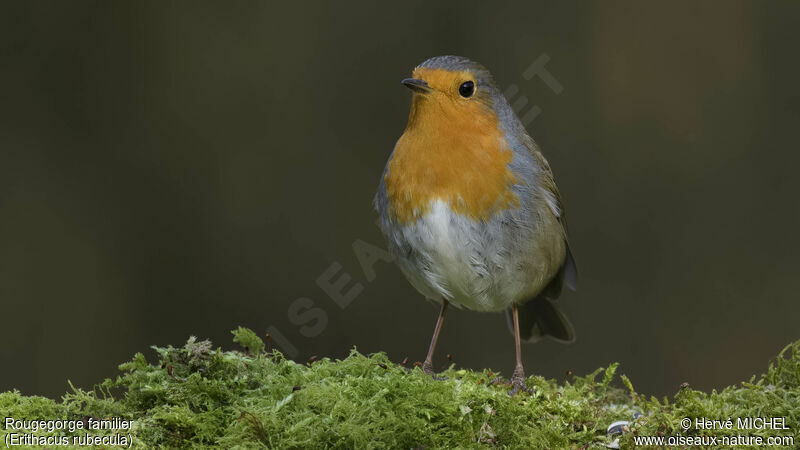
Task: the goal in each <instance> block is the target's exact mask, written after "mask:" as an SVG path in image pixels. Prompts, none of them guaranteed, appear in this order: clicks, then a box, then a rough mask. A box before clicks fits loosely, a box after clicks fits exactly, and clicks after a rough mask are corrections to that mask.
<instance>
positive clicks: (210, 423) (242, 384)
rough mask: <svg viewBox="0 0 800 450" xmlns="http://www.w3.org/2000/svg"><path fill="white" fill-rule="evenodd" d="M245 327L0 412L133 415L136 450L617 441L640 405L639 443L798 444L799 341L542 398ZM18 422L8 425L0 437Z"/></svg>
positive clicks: (575, 383)
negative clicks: (700, 377) (747, 359)
mask: <svg viewBox="0 0 800 450" xmlns="http://www.w3.org/2000/svg"><path fill="white" fill-rule="evenodd" d="M233 334H234V340H235V341H236V342H238V343H239V344H240V345H242V346H243V347H245V348H246V349H247V351H246V352H244V353H243V352H238V351H222V350H220V349H214V348H213V347H212V345H211V343H210V342H208V341H197V340H196V339H195V338H194V337H192V338H190V339H189V341H188V342H187V343H186V344H185V345H184V346H183V347H179V348H173V347H171V346H170V347H166V348H161V347H153V349H154V350H155V351H156V353H157V355H158V361H157V362H155V363H154V364H150V363H148V362H147V361H146V359H145V357H144V355H142V354H136V355H135V356H134V357H133V359H132V360H131V361H130V362H128V363H125V364H122V365H121V366H120V370H121V371H122V374H121V375H119V376H118V377H117V378H116V379H107V380H105V381H104V382H103V383H100V384H99V385H97V386H96V387H95V389H94V390H93V391H89V392H87V391H83V390H81V389H75V388H73V389H72V392H71V393H68V394H66V395H65V396H64V397H63V398H62V399H61V401H58V402H57V401H53V400H50V399H46V398H42V397H36V396H23V395H21V394H20V393H19V392H16V391H12V392H6V393H2V394H0V417H13V418H15V419H72V420H88V418H111V417H120V418H125V419H129V420H133V421H134V429H133V431H132V435H133V440H134V447H140V448H150V447H206V446H208V447H224V448H251V447H265V446H266V447H275V448H415V447H419V446H425V447H426V448H453V447H467V448H475V447H484V446H485V447H494V446H496V447H513V448H581V447H582V446H588V447H590V448H605V444H608V443H610V442H612V440H613V438H612V437H609V436H607V433H606V429H607V427H608V425H609V424H611V423H612V422H614V421H617V420H630V419H631V417H632V415H633V414H634V413H635V412H637V411H639V412H642V413H644V415H643V416H642V417H641V418H640V419H638V420H636V421H635V422H633V423H632V424H631V425H630V427H629V428H630V430H631V431H630V432H629V433H626V434H625V435H623V436H622V437H621V439H620V445H621V447H622V448H628V447H632V446H633V438H634V437H635V436H637V435H639V436H648V435H656V434H657V433H661V434H662V435H667V436H669V435H673V434H678V433H681V429H680V419H682V418H684V417H692V418H693V417H705V418H710V419H723V420H724V419H727V418H729V417H730V418H733V420H734V421H735V420H736V419H735V418H736V417H755V416H784V417H786V423H787V425H789V426H791V427H793V429H792V430H789V431H788V433H789V434H790V435H792V436H794V438H795V440H796V441H797V442H800V436H798V433H797V431H796V428H797V426H800V343H796V344H794V345H790V346H788V347H787V348H786V349H784V351H783V352H782V353H781V355H780V356H779V357H778V359H777V361H776V362H774V363H773V364H771V365H770V366H769V368H768V370H767V373H766V374H765V375H763V376H761V377H759V378H758V380H756V378H755V377H753V378H752V379H751V380H749V381H748V382H745V383H742V384H741V385H740V386H736V387H729V388H726V389H724V390H723V391H721V392H712V393H710V394H707V393H703V392H700V391H696V390H693V389H691V388H689V387H686V388H683V389H681V391H680V392H678V393H677V395H675V396H674V398H673V399H672V400H671V401H668V400H667V399H664V400H658V399H656V398H646V397H645V396H642V395H640V394H638V393H637V392H636V391H635V390H634V388H633V385H632V384H631V382H630V380H628V379H627V378H626V377H624V376H622V377H618V376H617V374H616V372H617V369H618V366H617V365H616V364H612V365H611V366H609V367H608V368H601V369H598V370H596V371H595V372H594V373H591V374H589V375H587V376H583V377H572V378H571V379H570V380H568V381H566V382H564V383H562V384H559V383H557V382H556V381H554V380H546V379H544V378H541V377H536V376H533V377H530V378H529V379H528V385H529V386H532V387H535V388H536V393H535V394H534V395H533V396H530V395H527V394H521V395H518V396H516V397H514V398H510V397H509V396H508V395H507V394H506V392H507V390H508V389H509V386H508V385H507V384H505V382H501V383H496V382H492V380H494V379H495V378H496V376H497V375H496V374H494V373H492V372H490V371H488V370H484V371H479V372H476V371H470V370H463V369H462V370H458V369H456V368H455V367H451V368H449V369H448V370H446V371H445V372H444V373H443V374H442V375H443V376H445V377H447V379H446V380H433V379H432V378H431V377H428V376H426V375H425V374H424V373H422V371H421V370H420V369H419V368H414V369H412V370H410V371H409V370H407V369H406V368H404V367H402V366H400V365H398V364H395V363H392V362H391V361H389V359H388V358H387V357H386V355H384V354H381V353H379V354H374V355H369V356H365V355H362V354H360V353H358V352H357V351H355V350H354V351H353V352H352V353H351V354H350V356H349V357H347V358H345V359H344V360H341V361H332V360H329V359H323V360H320V361H316V362H314V363H311V364H297V363H295V362H293V361H290V360H287V359H285V358H284V357H283V356H282V355H281V354H280V353H278V352H271V353H265V352H264V343H263V341H262V340H261V339H260V338H259V337H258V336H257V335H256V334H255V333H253V332H252V331H250V330H248V329H245V328H239V329H237V330H235V331H234V332H233ZM617 384H619V385H620V387H617V386H616V385H617ZM9 432H11V431H10V430H7V429H2V430H0V439H3V440H5V438H6V434H7V433H9ZM93 433H95V434H100V432H93ZM104 433H106V434H111V433H113V432H111V431H105V432H104ZM123 433H124V432H123ZM702 433H706V434H708V432H702ZM714 433H716V434H715V435H717V436H721V435H723V434H725V433H729V434H731V435H733V434H737V433H738V434H742V433H741V432H740V431H739V430H731V431H728V430H725V431H723V432H720V431H718V430H717V431H714ZM786 433H787V432H778V431H777V430H756V431H753V432H748V433H747V434H751V435H761V436H764V437H767V436H775V435H778V434H786ZM45 434H48V433H45ZM77 434H80V433H78V432H73V433H70V432H68V431H57V432H55V433H49V435H59V436H66V437H71V436H75V435H77ZM699 434H701V433H700V432H697V431H695V430H690V431H688V432H686V433H684V435H689V436H694V435H699Z"/></svg>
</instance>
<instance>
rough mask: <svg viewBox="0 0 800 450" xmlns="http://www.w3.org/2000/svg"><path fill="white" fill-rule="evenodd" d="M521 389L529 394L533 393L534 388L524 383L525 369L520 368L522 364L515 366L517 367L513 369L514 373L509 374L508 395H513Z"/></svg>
mask: <svg viewBox="0 0 800 450" xmlns="http://www.w3.org/2000/svg"><path fill="white" fill-rule="evenodd" d="M522 391H524V392H527V393H528V394H531V395H533V393H534V390H533V389H531V388H529V387H528V385H527V384H525V371H524V370H523V369H522V366H517V368H516V369H514V375H512V376H511V390H510V391H508V395H509V396H510V397H513V396H515V395H517V394H519V393H520V392H522Z"/></svg>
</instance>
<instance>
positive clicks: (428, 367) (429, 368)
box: [422, 361, 447, 381]
mask: <svg viewBox="0 0 800 450" xmlns="http://www.w3.org/2000/svg"><path fill="white" fill-rule="evenodd" d="M422 371H423V372H425V373H426V374H427V375H430V376H431V378H433V379H434V380H437V381H442V380H446V379H447V377H440V376H438V375H436V372H434V371H433V364H432V363H431V362H429V361H425V362H424V363H423V364H422Z"/></svg>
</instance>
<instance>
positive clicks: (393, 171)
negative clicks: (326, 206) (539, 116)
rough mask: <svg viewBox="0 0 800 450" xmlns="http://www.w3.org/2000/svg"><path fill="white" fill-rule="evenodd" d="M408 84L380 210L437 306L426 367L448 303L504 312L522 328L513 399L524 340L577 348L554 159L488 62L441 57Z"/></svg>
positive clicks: (393, 247)
mask: <svg viewBox="0 0 800 450" xmlns="http://www.w3.org/2000/svg"><path fill="white" fill-rule="evenodd" d="M402 84H403V85H405V86H406V87H408V88H409V89H411V91H412V96H411V109H410V112H409V116H408V122H407V124H406V128H405V131H404V132H403V134H402V135H401V136H400V138H399V139H398V140H397V142H396V144H395V146H394V149H393V151H392V152H391V154H390V156H389V158H388V161H387V162H386V166H385V168H384V170H383V174H382V176H381V178H380V182H379V185H378V190H377V193H376V195H375V198H374V202H373V203H374V207H375V209H376V211H377V213H378V216H379V220H378V224H379V227H380V229H381V231H382V233H383V235H384V237H385V238H386V242H387V248H388V251H389V253H390V254H391V255H392V256H393V257H394V261H395V262H396V264H397V265H398V266H399V268H400V270H401V271H402V272H403V274H404V275H405V277H406V279H407V280H408V281H409V282H410V284H411V285H412V286H413V287H414V288H416V290H417V291H419V292H420V293H421V294H422V295H423V296H424V297H426V298H427V299H428V300H430V301H432V302H434V303H437V304H439V305H440V310H439V316H438V318H437V320H436V325H435V327H434V331H433V336H432V337H431V341H430V345H429V347H428V353H427V356H426V358H425V362H424V363H423V364H422V368H423V370H424V371H425V373H427V374H429V375H432V376H433V377H434V378H436V375H435V371H434V370H433V356H434V351H435V349H436V343H437V340H438V337H439V333H440V331H441V329H442V325H443V323H444V318H445V314H446V312H447V308H448V306H449V305H450V304H452V305H454V306H456V307H458V308H464V309H467V310H472V311H478V312H503V311H505V314H506V319H507V324H508V327H509V330H510V331H511V333H512V334H513V335H514V340H515V350H516V365H515V367H514V371H513V374H512V376H511V379H510V382H511V390H510V391H508V394H509V395H511V396H514V395H516V394H518V393H520V392H523V391H524V392H528V393H533V390H532V389H531V388H529V387H528V386H527V384H526V382H525V371H524V368H523V364H522V353H521V345H520V343H521V342H536V341H538V340H540V339H541V338H543V337H548V338H551V339H553V340H555V341H558V342H562V343H572V342H573V341H574V340H575V332H574V328H573V326H572V324H571V323H570V321H569V320H568V319H567V317H566V316H565V315H564V314H563V313H562V312H561V310H560V309H559V307H558V305H557V303H556V299H558V297H559V296H560V294H561V291H562V286H563V285H567V287H569V288H570V289H572V290H576V289H577V282H578V271H577V266H576V264H575V259H574V258H573V256H572V252H571V250H570V247H569V243H568V239H567V224H566V217H565V211H564V205H563V202H562V199H561V195H560V194H559V191H558V188H557V186H556V183H555V180H554V176H553V172H552V170H551V169H550V165H549V163H548V162H547V160H546V159H545V157H544V156H543V154H542V152H541V151H540V149H539V147H538V146H537V144H536V143H535V142H534V140H533V139H532V138H531V137H530V135H529V134H528V133H527V131H526V130H525V127H524V125H523V124H522V123H521V122H520V120H519V118H518V117H517V115H516V113H515V112H514V110H513V109H512V107H511V106H510V105H509V103H508V101H507V100H506V98H505V97H504V96H503V94H502V93H501V92H500V90H499V89H498V87H497V85H496V84H495V82H494V79H493V77H492V75H491V73H490V72H489V71H488V70H487V69H486V68H485V67H484V66H482V65H481V64H479V63H477V62H474V61H472V60H470V59H468V58H465V57H461V56H452V55H447V56H436V57H433V58H430V59H427V60H426V61H424V62H422V63H421V64H419V65H418V66H416V67H415V68H414V69H413V71H412V74H411V78H406V79H403V80H402Z"/></svg>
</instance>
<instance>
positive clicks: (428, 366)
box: [422, 299, 448, 378]
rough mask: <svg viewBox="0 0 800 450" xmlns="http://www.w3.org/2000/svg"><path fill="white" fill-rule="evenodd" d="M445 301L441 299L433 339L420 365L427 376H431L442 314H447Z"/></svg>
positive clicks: (442, 320)
mask: <svg viewBox="0 0 800 450" xmlns="http://www.w3.org/2000/svg"><path fill="white" fill-rule="evenodd" d="M447 305H448V302H447V300H444V299H442V309H441V310H440V311H439V318H438V319H436V328H435V329H434V330H433V337H432V338H431V345H430V347H428V356H427V357H425V362H424V363H423V364H422V370H424V371H425V373H427V374H428V375H431V376H433V375H434V372H433V351H434V350H435V349H436V341H438V340H439V331H441V329H442V323H444V313H446V312H447ZM434 378H435V377H434Z"/></svg>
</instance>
